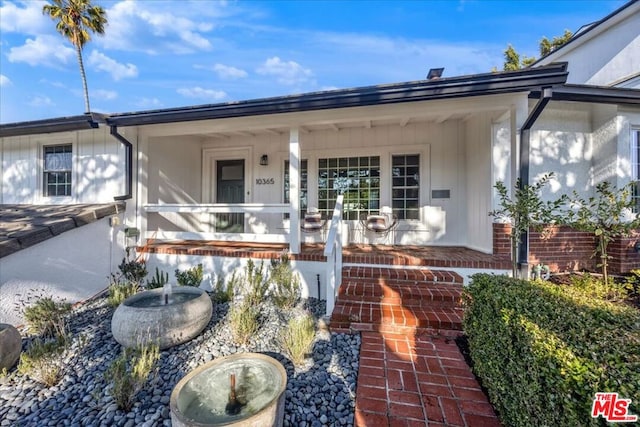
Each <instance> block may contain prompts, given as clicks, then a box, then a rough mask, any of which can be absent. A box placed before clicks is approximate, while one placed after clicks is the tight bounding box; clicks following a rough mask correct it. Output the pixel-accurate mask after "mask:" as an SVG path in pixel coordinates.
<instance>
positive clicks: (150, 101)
mask: <svg viewBox="0 0 640 427" xmlns="http://www.w3.org/2000/svg"><path fill="white" fill-rule="evenodd" d="M163 105H164V104H163V103H162V102H161V101H160V100H159V99H158V98H140V99H138V100H137V101H136V103H135V106H136V107H138V108H160V107H162V106H163Z"/></svg>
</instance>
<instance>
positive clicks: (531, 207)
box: [489, 172, 565, 277]
mask: <svg viewBox="0 0 640 427" xmlns="http://www.w3.org/2000/svg"><path fill="white" fill-rule="evenodd" d="M552 177H553V172H552V173H549V174H546V175H544V176H543V177H542V178H541V179H540V180H539V181H538V182H537V183H536V184H534V185H524V186H523V185H522V184H521V181H520V179H518V180H517V182H516V186H515V188H514V194H513V198H512V197H511V196H510V195H509V191H508V190H507V187H506V186H505V185H504V183H503V182H502V181H498V182H497V183H496V184H495V186H494V188H495V189H496V190H497V192H498V198H499V200H500V209H496V210H494V211H491V212H489V215H491V216H494V217H501V218H506V219H508V220H509V222H510V223H511V234H510V236H509V237H510V240H511V272H512V274H513V277H517V276H518V260H517V253H518V247H519V245H520V243H521V240H522V239H521V235H522V233H524V232H528V231H529V228H530V227H534V228H540V227H543V226H544V225H545V224H548V223H553V222H556V220H557V219H558V217H557V215H556V212H557V211H558V209H559V208H560V206H561V205H562V204H563V203H564V201H565V197H561V198H560V199H558V200H555V201H546V202H545V201H542V199H541V198H540V191H541V190H542V188H544V186H545V185H547V184H548V183H549V180H550V179H551V178H552Z"/></svg>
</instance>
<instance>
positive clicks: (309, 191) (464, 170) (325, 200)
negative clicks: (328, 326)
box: [0, 1, 640, 311]
mask: <svg viewBox="0 0 640 427" xmlns="http://www.w3.org/2000/svg"><path fill="white" fill-rule="evenodd" d="M639 28H640V2H637V1H632V2H630V3H628V4H626V5H624V6H623V7H621V8H620V9H618V10H617V11H615V12H614V13H612V14H610V15H609V16H607V17H605V18H603V19H602V20H600V21H598V22H596V23H594V24H592V25H590V26H588V27H585V28H583V29H581V31H579V32H578V33H577V34H576V35H575V36H574V37H573V39H572V40H570V41H569V42H568V43H567V44H566V45H564V46H562V47H561V48H559V49H557V50H556V51H554V52H552V53H551V54H549V55H548V56H546V57H544V58H542V59H540V60H539V61H538V62H537V63H535V64H534V65H533V66H531V67H528V68H525V69H522V70H517V71H510V72H488V73H484V74H476V75H466V76H454V77H440V78H437V77H436V78H431V79H424V80H417V81H411V82H403V83H395V84H384V85H378V86H369V87H360V88H351V89H338V90H331V91H325V92H314V93H305V94H301V95H292V96H282V97H275V98H267V99H256V100H248V101H242V102H232V103H222V104H213V105H200V106H192V107H184V108H171V109H162V110H151V111H138V112H129V113H117V114H108V115H98V114H91V115H80V116H75V117H60V118H52V119H47V120H39V121H31V122H21V123H8V124H3V125H0V153H1V164H0V176H1V177H2V179H1V181H0V204H1V205H14V204H22V205H24V204H28V205H42V204H46V205H49V204H54V205H68V204H88V203H91V204H105V203H106V204H108V203H113V202H114V199H115V200H117V201H124V202H126V210H125V212H124V213H118V215H117V216H118V219H117V220H111V221H110V222H109V224H110V226H111V227H112V228H113V229H114V230H116V232H115V234H116V238H115V240H116V244H117V245H118V247H119V248H120V249H121V253H122V250H123V248H124V247H125V246H137V247H138V248H139V252H140V253H142V254H143V255H144V256H145V257H146V258H147V259H148V261H147V262H148V263H149V265H150V267H151V268H153V267H159V268H161V269H163V270H165V271H168V272H171V271H173V269H174V268H183V267H186V266H190V265H195V264H196V263H198V262H203V263H204V264H205V266H206V267H207V268H208V270H209V271H210V272H212V274H216V275H223V274H224V273H225V272H228V271H229V270H230V269H233V268H235V267H237V266H238V265H239V264H238V263H242V262H243V261H242V256H241V255H238V252H243V251H244V252H245V253H248V254H251V253H254V252H251V250H250V249H247V248H251V247H253V248H261V247H263V246H268V245H278V244H279V245H284V246H283V247H286V248H287V249H288V251H289V252H290V253H291V254H292V258H293V260H294V265H295V267H296V269H297V270H298V271H299V272H300V273H301V275H302V278H303V285H304V289H303V294H304V295H311V296H319V297H321V298H323V299H324V298H326V299H327V311H330V310H331V309H332V308H333V304H334V297H335V291H336V289H335V286H336V284H338V283H339V277H337V276H339V274H337V275H334V272H335V271H339V266H340V263H341V261H345V262H349V260H346V259H343V260H341V256H340V255H341V253H342V252H341V250H342V249H341V248H343V247H344V248H345V250H346V249H347V248H349V247H357V248H359V249H360V250H361V251H364V252H365V253H366V249H367V247H369V246H371V245H379V244H383V245H395V246H394V247H396V248H402V247H406V248H408V249H409V250H414V249H415V248H418V249H419V248H435V249H440V250H442V251H446V250H448V249H452V250H456V249H458V248H462V249H465V250H466V251H467V252H464V253H463V255H461V256H462V258H463V259H461V260H458V261H456V263H453V262H451V261H447V260H445V261H442V262H438V263H436V264H435V265H434V266H437V267H440V268H444V269H447V268H448V269H451V270H457V271H461V272H462V273H463V275H466V274H469V273H471V272H473V271H477V270H478V269H483V268H486V269H489V270H491V271H496V272H506V271H507V270H508V269H509V262H508V259H509V256H510V253H509V245H508V243H507V239H508V237H507V235H508V232H509V231H508V227H507V226H506V225H505V224H502V223H500V222H496V219H495V218H493V217H491V216H489V215H488V212H490V211H492V210H494V209H495V208H496V207H497V195H496V192H495V190H494V185H495V184H496V182H498V181H502V182H505V183H507V184H508V186H512V185H513V184H514V183H515V180H516V179H517V178H518V177H520V178H522V180H523V181H524V182H534V181H535V180H536V179H537V178H538V177H540V176H541V175H542V174H545V173H548V172H554V173H555V179H554V181H553V182H552V185H551V186H550V187H549V188H547V189H546V192H545V194H544V196H545V197H548V198H555V197H557V196H559V195H560V194H563V193H564V194H567V193H571V192H573V191H574V190H575V191H577V192H578V193H580V194H582V195H584V196H590V195H593V191H594V186H595V185H596V184H597V183H599V182H601V181H604V180H607V181H611V182H612V183H613V184H615V185H617V186H622V185H624V184H626V183H628V182H630V181H636V180H638V179H639V176H638V175H639V173H640V160H639V159H638V153H639V152H640V147H639V145H638V144H639V143H640V35H639V33H638V31H639V30H638V29H639ZM340 195H342V196H343V197H342V198H341V203H337V201H338V200H339V196H340ZM336 207H337V208H338V210H337V211H335V212H334V210H335V209H336ZM0 216H2V214H1V213H0ZM366 217H371V218H369V219H370V221H372V222H369V223H368V222H366V221H367V220H366V219H365V218H366ZM305 218H306V219H305ZM332 218H333V221H332ZM107 220H108V218H105V219H104V221H107ZM0 221H1V220H0ZM324 221H327V223H326V225H325V227H321V228H316V227H315V226H314V225H311V226H309V224H308V222H311V223H317V222H320V223H321V224H322V223H323V222H324ZM385 221H389V223H388V222H385ZM390 223H392V224H393V229H391V230H387V229H386V228H387V227H388V226H389V225H390ZM377 227H379V228H381V229H382V230H375V229H376V228H377ZM125 230H126V232H125ZM377 231H382V232H377ZM138 232H139V235H138ZM563 233H568V231H566V230H564V231H563V230H561V231H560V232H559V233H558V234H557V235H556V236H555V237H554V239H556V240H554V243H552V244H549V243H548V242H542V241H540V240H539V239H538V238H537V237H536V236H535V235H532V236H530V239H529V240H530V241H529V251H528V253H526V252H525V254H524V257H521V258H520V260H521V261H522V263H523V264H525V265H526V264H527V262H531V263H537V262H544V263H547V264H550V265H552V266H553V267H554V268H555V269H562V270H564V269H573V268H579V267H583V266H589V265H592V263H593V260H592V259H591V258H590V257H591V252H592V250H593V248H592V247H591V246H590V245H591V244H592V240H591V241H590V240H589V238H587V239H582V240H579V242H578V240H572V239H571V237H572V236H575V235H568V234H563ZM563 236H564V237H563ZM219 242H227V243H228V244H226V245H225V244H222V245H219ZM558 242H560V243H558ZM576 242H578V243H576ZM585 242H586V243H585ZM163 244H164V246H163ZM305 244H309V246H308V247H310V248H316V247H319V248H320V250H318V251H315V252H312V253H307V254H306V255H305V251H304V248H305V247H307V246H305ZM619 244H620V245H621V246H620V250H619V252H620V253H619V255H620V256H621V257H622V258H620V262H619V265H618V266H617V269H618V270H621V269H622V270H625V269H629V268H631V267H640V257H639V256H637V254H636V253H635V252H634V251H633V242H627V241H625V242H620V243H619ZM234 245H235V246H234ZM354 245H356V246H354ZM627 245H630V246H629V247H627ZM240 246H242V248H243V249H237V250H236V251H233V253H232V254H229V252H228V251H229V249H228V248H229V247H236V248H238V247H240ZM325 246H326V250H325ZM274 247H277V246H274ZM525 249H526V247H525ZM256 250H257V249H256ZM225 251H227V252H225ZM336 251H337V252H336ZM256 253H257V252H256ZM20 254H21V251H17V252H13V253H10V254H8V255H6V256H5V257H2V258H0V285H1V284H2V283H3V282H5V281H8V280H13V279H15V277H6V273H4V272H5V271H8V270H9V269H8V267H6V265H8V263H10V262H14V261H13V260H14V259H17V257H20ZM464 254H469V257H470V258H469V260H468V262H465V260H464V256H465V255H464ZM478 254H481V255H484V256H486V257H488V258H487V259H489V261H488V262H484V261H482V262H478V261H477V259H478ZM66 255H67V254H65V251H64V250H60V251H57V252H56V253H55V256H57V257H60V258H64V257H65V256H66ZM249 256H251V255H249ZM354 256H355V255H354ZM245 259H246V257H245ZM354 259H355V258H354ZM239 260H240V261H239ZM492 260H493V261H492ZM351 262H354V261H353V259H352V260H351ZM327 263H328V264H330V265H329V266H327ZM335 263H337V265H338V267H336V266H335ZM32 265H33V267H34V268H33V270H32V271H28V272H27V271H25V272H23V273H24V274H25V275H31V274H33V275H38V274H40V275H41V276H42V275H44V276H45V277H46V270H47V266H46V265H39V260H33V264H32ZM336 268H338V270H336ZM615 268H616V267H614V269H615ZM214 279H215V277H209V279H208V280H214Z"/></svg>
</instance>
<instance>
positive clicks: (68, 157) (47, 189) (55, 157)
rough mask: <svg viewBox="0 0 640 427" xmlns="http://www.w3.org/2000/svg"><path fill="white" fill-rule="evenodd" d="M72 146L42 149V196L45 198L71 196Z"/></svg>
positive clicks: (52, 146) (50, 146) (51, 146)
mask: <svg viewBox="0 0 640 427" xmlns="http://www.w3.org/2000/svg"><path fill="white" fill-rule="evenodd" d="M71 165H72V145H71V144H64V145H46V146H44V147H43V186H42V188H43V194H44V196H45V197H58V196H71V169H72V166H71Z"/></svg>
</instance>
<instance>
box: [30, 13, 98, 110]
mask: <svg viewBox="0 0 640 427" xmlns="http://www.w3.org/2000/svg"><path fill="white" fill-rule="evenodd" d="M42 13H43V14H44V15H49V17H51V19H54V20H56V21H58V22H57V24H56V30H58V32H59V33H60V34H62V35H63V36H64V37H66V38H67V39H69V41H70V42H71V43H72V44H73V45H74V46H75V48H76V54H77V55H78V64H79V65H80V76H81V77H82V88H83V89H84V106H85V110H86V113H90V112H91V109H90V108H89V90H88V89H87V76H86V75H85V72H84V63H83V62H82V48H83V47H84V45H85V43H87V42H88V41H89V40H91V35H90V34H89V33H90V32H92V33H96V34H100V35H102V34H104V26H105V24H106V23H107V16H106V12H105V11H104V9H103V8H102V7H100V6H94V5H92V4H91V1H90V0H52V4H47V5H44V6H43V7H42Z"/></svg>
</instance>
